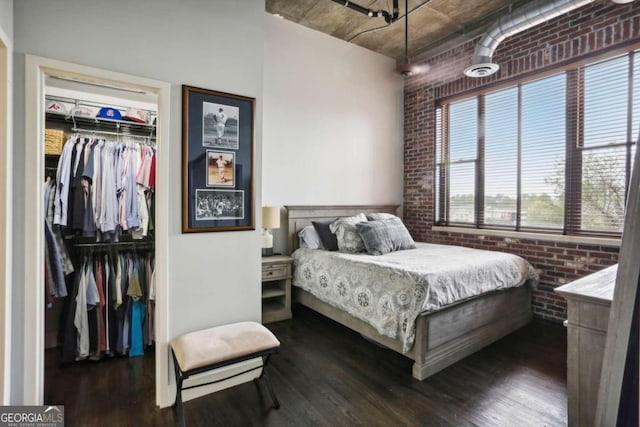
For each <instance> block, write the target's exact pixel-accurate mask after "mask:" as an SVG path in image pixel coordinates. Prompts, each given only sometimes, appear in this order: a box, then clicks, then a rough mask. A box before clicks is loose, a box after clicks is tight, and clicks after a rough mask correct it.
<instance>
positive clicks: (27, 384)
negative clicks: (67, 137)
mask: <svg viewBox="0 0 640 427" xmlns="http://www.w3.org/2000/svg"><path fill="white" fill-rule="evenodd" d="M47 74H56V75H63V76H68V77H80V78H83V79H92V80H98V81H101V82H107V83H109V82H111V83H116V84H121V85H126V86H130V87H135V88H139V89H142V90H145V91H148V92H150V93H155V94H156V95H157V96H158V123H159V127H158V129H157V130H158V135H157V139H156V144H157V148H158V163H157V165H156V176H157V179H156V182H157V191H156V200H157V207H156V224H155V233H156V234H155V247H156V404H157V405H159V406H162V407H164V406H168V405H170V404H171V402H170V387H169V360H168V351H167V350H166V349H167V347H168V340H169V334H168V322H169V317H168V314H169V310H168V301H167V295H168V278H169V274H168V262H167V260H168V240H169V221H168V211H169V209H168V206H169V203H168V199H169V179H168V171H169V155H168V151H169V135H170V108H169V107H170V96H171V85H170V84H169V83H166V82H161V81H157V80H151V79H147V78H143V77H137V76H131V75H128V74H122V73H117V72H112V71H107V70H102V69H98V68H93V67H87V66H83V65H76V64H71V63H68V62H62V61H57V60H53V59H48V58H42V57H37V56H32V55H26V60H25V145H26V147H25V150H26V158H25V164H24V167H25V183H26V184H25V190H26V191H25V193H26V195H27V197H26V200H25V209H26V210H25V212H27V213H33V212H36V214H31V215H28V216H27V217H26V218H25V221H26V224H25V254H24V255H25V265H24V268H25V307H24V309H25V325H24V327H25V328H24V373H23V381H24V395H23V401H24V402H23V403H24V404H31V405H41V404H42V403H43V398H44V382H43V378H44V319H43V307H44V291H43V289H44V288H43V287H42V283H43V280H44V279H43V278H44V267H43V263H42V262H40V260H42V259H43V256H44V239H43V236H44V235H43V231H44V230H43V224H44V221H43V216H42V214H41V213H42V209H41V207H42V200H43V187H42V185H40V183H41V182H43V180H44V172H43V168H42V164H43V159H44V141H43V135H44V132H43V130H44V111H43V109H44V85H45V83H44V77H45V76H46V75H47ZM34 254H35V256H34Z"/></svg>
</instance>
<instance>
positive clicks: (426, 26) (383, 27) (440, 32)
mask: <svg viewBox="0 0 640 427" xmlns="http://www.w3.org/2000/svg"><path fill="white" fill-rule="evenodd" d="M353 3H356V4H358V5H360V6H363V7H366V8H369V9H373V10H386V11H388V12H389V13H391V12H392V1H391V0H354V1H353ZM404 3H405V2H404V0H400V1H399V6H400V19H398V20H397V21H396V22H395V23H392V24H390V25H387V24H386V22H385V21H384V19H383V18H370V17H368V16H366V15H364V14H361V13H359V12H356V11H354V10H351V9H348V8H346V7H344V6H343V5H341V4H338V3H335V2H334V1H332V0H266V10H267V12H269V13H271V14H274V15H280V16H282V17H283V18H285V19H287V20H290V21H293V22H296V23H298V24H301V25H304V26H305V27H309V28H312V29H314V30H317V31H321V32H323V33H326V34H329V35H332V36H334V37H337V38H340V39H342V40H346V41H348V42H352V43H355V44H357V45H360V46H362V47H365V48H367V49H370V50H373V51H375V52H378V53H381V54H383V55H386V56H389V57H391V58H395V59H396V60H397V61H400V62H401V61H403V59H404V19H403V17H404V15H405V10H404ZM524 3H526V1H525V0H520V1H514V0H409V10H410V15H409V59H410V60H415V59H417V58H420V57H422V56H424V55H425V54H427V53H428V54H432V53H436V52H437V51H438V48H440V47H446V45H447V44H451V43H461V42H464V41H465V40H467V39H469V38H472V37H475V36H477V35H478V34H479V33H481V32H482V31H483V30H484V29H486V27H488V26H489V25H491V24H493V23H494V22H495V21H497V20H498V19H499V18H500V16H502V15H504V14H507V13H508V12H509V8H510V7H513V8H515V7H518V6H520V5H522V4H524ZM376 28H380V29H378V30H374V29H376ZM370 30H373V31H370Z"/></svg>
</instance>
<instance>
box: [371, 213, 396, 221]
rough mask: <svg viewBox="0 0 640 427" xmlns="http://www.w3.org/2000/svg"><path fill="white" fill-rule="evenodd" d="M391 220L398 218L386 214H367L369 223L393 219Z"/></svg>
mask: <svg viewBox="0 0 640 427" xmlns="http://www.w3.org/2000/svg"><path fill="white" fill-rule="evenodd" d="M391 218H398V217H397V216H395V215H393V214H390V213H386V212H374V213H370V214H367V219H368V220H369V221H380V220H381V219H391Z"/></svg>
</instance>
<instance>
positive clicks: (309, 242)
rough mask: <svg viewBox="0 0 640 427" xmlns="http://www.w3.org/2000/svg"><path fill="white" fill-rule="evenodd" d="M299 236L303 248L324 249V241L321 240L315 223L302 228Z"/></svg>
mask: <svg viewBox="0 0 640 427" xmlns="http://www.w3.org/2000/svg"><path fill="white" fill-rule="evenodd" d="M298 238H299V239H300V247H301V248H309V249H324V246H322V242H321V241H320V236H318V232H317V231H316V229H315V228H314V227H313V225H307V226H306V227H304V228H303V229H302V230H300V232H299V233H298Z"/></svg>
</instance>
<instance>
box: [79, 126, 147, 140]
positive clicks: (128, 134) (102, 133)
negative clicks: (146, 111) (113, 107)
mask: <svg viewBox="0 0 640 427" xmlns="http://www.w3.org/2000/svg"><path fill="white" fill-rule="evenodd" d="M71 131H72V132H80V133H89V134H91V133H99V134H101V135H117V136H126V137H131V138H142V139H148V140H154V141H155V139H156V137H155V136H144V135H133V134H130V133H122V132H110V131H107V130H93V129H82V128H78V127H72V128H71Z"/></svg>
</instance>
